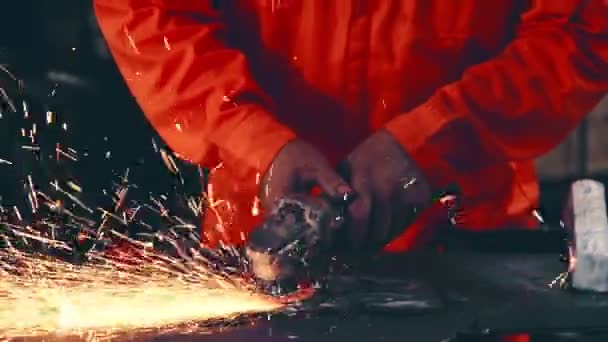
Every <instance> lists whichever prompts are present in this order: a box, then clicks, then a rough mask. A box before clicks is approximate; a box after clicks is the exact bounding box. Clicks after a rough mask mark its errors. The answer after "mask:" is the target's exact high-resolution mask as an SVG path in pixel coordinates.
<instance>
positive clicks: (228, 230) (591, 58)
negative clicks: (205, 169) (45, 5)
mask: <svg viewBox="0 0 608 342" xmlns="http://www.w3.org/2000/svg"><path fill="white" fill-rule="evenodd" d="M95 10H96V14H97V18H98V21H99V24H100V26H101V30H102V32H103V35H104V36H105V39H106V40H107V42H108V45H109V47H110V49H111V51H112V54H113V56H114V58H115V60H116V62H117V64H118V67H119V69H120V70H121V72H122V74H123V75H124V78H125V79H126V82H127V84H128V86H129V88H130V90H131V92H132V93H133V94H134V96H135V98H136V99H137V101H138V103H139V105H140V106H141V108H142V109H143V111H144V113H145V114H146V116H147V118H148V120H149V121H150V122H151V123H152V125H153V126H154V127H155V128H156V129H157V131H158V132H159V134H160V135H161V136H162V138H163V139H164V140H165V141H166V142H167V144H168V145H169V146H170V147H171V148H172V149H173V150H174V151H175V152H176V153H178V154H179V155H181V156H182V157H183V158H185V159H187V160H190V161H192V162H193V163H197V164H199V165H204V166H214V165H217V164H218V163H219V162H222V167H221V168H220V169H218V170H216V171H215V173H214V174H213V175H212V177H211V185H212V188H211V189H210V190H212V194H213V197H214V198H216V199H224V200H228V201H229V202H230V205H224V206H223V209H222V210H221V211H222V212H223V215H224V216H225V217H228V219H224V222H223V225H221V226H218V225H216V223H217V222H215V221H216V220H214V219H213V217H209V218H208V219H207V220H206V222H205V224H204V226H205V227H204V229H205V237H206V240H207V241H208V242H210V243H213V242H217V240H218V239H224V240H227V242H231V243H240V242H242V241H243V240H244V239H245V238H246V237H245V236H246V233H247V232H248V231H249V230H250V229H251V227H252V226H253V224H254V223H255V222H257V221H258V220H259V216H256V214H257V211H256V210H252V209H251V208H252V207H253V208H254V209H255V206H256V205H257V201H258V200H257V198H258V197H256V196H257V195H261V204H262V205H261V207H262V208H266V209H268V208H269V207H270V206H271V205H272V203H273V201H274V200H276V199H277V198H279V197H281V196H283V195H285V194H287V193H293V192H306V191H310V186H311V185H317V186H319V187H320V188H321V190H323V191H324V192H325V193H327V194H328V195H330V196H335V197H340V196H342V195H343V194H344V193H346V192H354V193H356V199H355V200H354V202H352V204H351V205H350V207H349V214H350V217H349V219H350V224H349V227H348V229H349V234H348V236H349V237H350V240H351V242H352V243H353V246H355V247H361V246H363V245H365V244H367V245H369V244H371V245H375V246H382V245H385V244H386V242H388V241H389V239H391V238H392V237H394V236H395V235H394V232H393V230H394V229H395V228H399V229H400V230H401V231H402V232H404V233H403V234H401V235H400V236H399V237H398V238H396V239H394V240H392V242H391V243H390V244H388V245H387V246H386V247H385V250H387V251H402V250H406V249H408V248H410V247H413V246H414V245H415V244H416V243H418V242H420V241H422V240H421V238H420V237H421V236H424V235H425V234H424V232H426V228H425V227H428V226H429V225H430V223H432V222H433V220H432V219H430V218H424V217H425V216H424V215H423V217H422V218H420V219H419V220H418V222H416V223H415V224H414V225H413V226H412V227H410V228H409V229H407V230H406V229H403V228H404V227H402V225H403V222H404V218H405V214H406V210H404V208H408V207H410V206H412V205H413V204H419V203H422V202H425V201H427V200H429V194H430V193H431V192H432V190H433V189H441V188H443V187H445V186H447V185H451V184H456V185H457V186H458V187H459V189H460V192H461V194H462V201H461V203H460V206H461V207H460V209H461V212H460V214H459V215H458V219H457V222H456V226H457V227H458V228H460V229H466V230H470V231H482V230H489V229H492V230H494V229H508V228H524V229H534V228H535V227H536V225H537V223H536V220H535V219H534V218H533V216H532V215H531V213H532V210H533V209H534V208H535V207H536V206H537V202H538V199H539V189H538V185H537V181H536V176H535V171H534V166H533V159H534V158H536V157H538V156H539V155H541V154H543V153H545V152H547V151H549V150H550V149H551V148H553V147H555V146H556V145H557V144H558V143H559V142H560V141H561V140H562V139H564V137H566V135H567V134H568V133H569V132H570V131H572V130H573V128H574V127H575V126H576V125H577V123H578V122H579V121H580V120H581V119H582V118H583V117H584V115H585V114H586V113H587V112H589V111H590V110H591V109H592V107H594V105H596V103H597V102H598V101H599V100H600V98H601V97H602V96H603V95H604V94H605V93H606V92H607V91H608V7H607V5H606V4H605V2H604V0H528V1H514V0H400V1H397V0H241V1H238V0H234V1H229V0H216V1H209V0H95ZM340 162H343V163H342V165H343V166H346V170H347V171H348V172H347V173H348V178H347V179H345V178H341V176H340V174H338V173H337V172H336V171H335V167H336V166H337V165H338V164H339V163H340ZM342 175H343V176H345V174H342ZM413 178H415V179H416V181H415V182H413V184H410V183H412V182H411V179H413ZM224 203H226V202H224ZM218 207H221V206H218ZM208 216H213V215H208ZM427 216H428V215H427Z"/></svg>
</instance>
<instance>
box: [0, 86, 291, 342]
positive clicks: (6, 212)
mask: <svg viewBox="0 0 608 342" xmlns="http://www.w3.org/2000/svg"><path fill="white" fill-rule="evenodd" d="M54 91H55V90H53V95H54ZM22 111H23V114H24V116H23V118H24V120H27V121H29V120H33V119H36V116H37V114H36V113H34V112H32V113H30V112H29V109H28V107H27V105H26V103H25V102H23V109H22ZM41 115H42V117H43V119H44V121H46V124H47V125H53V124H55V123H56V122H57V121H56V113H55V112H54V111H50V110H48V111H46V112H45V113H43V114H41ZM27 127H32V129H31V130H30V132H29V134H26V133H27V132H25V131H23V132H20V133H22V135H23V137H19V136H17V138H16V139H21V140H24V141H25V142H27V144H21V148H22V150H26V151H28V152H35V153H38V156H39V155H40V153H42V152H44V153H48V152H52V151H53V150H54V152H55V154H56V158H53V159H52V160H53V162H56V163H59V162H63V160H62V159H69V160H70V161H73V162H77V161H78V159H79V158H78V157H77V156H78V153H77V151H76V150H74V149H72V148H67V149H62V148H61V144H60V143H59V142H57V143H56V144H54V146H52V147H51V148H48V147H45V146H44V145H42V146H41V145H38V144H37V139H36V137H37V136H38V134H39V133H40V131H41V130H43V129H44V128H43V127H44V125H41V126H40V127H38V126H35V125H29V126H27ZM63 128H64V130H65V128H67V125H66V124H65V123H64V124H63ZM104 140H106V139H104ZM18 141H19V140H18ZM153 144H154V149H155V150H156V151H157V152H158V153H159V154H160V155H161V159H162V160H163V162H164V163H165V166H166V167H167V169H168V170H169V172H170V174H171V175H172V176H173V177H174V178H175V179H176V180H177V183H178V187H183V184H184V179H183V177H182V175H181V171H180V168H179V167H178V163H177V161H176V160H175V159H174V158H173V156H172V154H171V153H170V152H168V151H167V150H166V149H163V148H159V147H158V146H156V143H154V142H153ZM83 156H87V154H86V153H84V154H83ZM60 157H61V158H60ZM109 157H110V151H108V152H106V159H108V158H109ZM60 159H61V160H60ZM38 160H40V159H38ZM0 164H3V166H5V167H7V166H11V165H12V162H10V161H8V160H5V159H0ZM199 171H200V170H199ZM128 176H129V169H127V171H126V173H125V174H124V175H123V176H121V177H120V180H119V181H118V182H117V183H118V184H114V189H113V190H114V192H113V193H112V192H110V191H109V192H108V193H109V194H110V195H111V197H112V205H111V206H110V207H109V208H108V207H103V208H101V207H98V206H97V205H90V204H87V203H85V201H84V200H83V199H82V197H81V195H82V193H83V187H82V186H81V185H80V183H79V182H78V181H76V180H75V179H41V180H36V179H34V177H33V176H32V175H30V174H27V175H23V177H24V178H23V180H24V182H23V186H24V188H25V190H26V198H27V200H28V203H29V206H30V208H29V213H30V214H31V216H32V217H31V219H30V218H27V216H24V215H22V213H21V211H20V208H18V206H15V205H10V206H2V205H0V340H5V339H15V338H19V339H21V338H24V337H26V338H27V337H34V336H38V337H42V338H43V339H45V340H48V339H49V338H63V337H67V336H77V337H78V336H80V337H82V336H83V335H86V336H88V337H87V339H89V340H90V337H91V336H94V337H99V338H112V337H116V336H120V335H121V334H131V333H143V332H150V331H152V332H154V333H162V332H166V331H170V332H183V331H186V332H188V331H193V330H195V331H196V330H199V331H200V330H202V331H204V330H205V327H208V326H209V325H210V324H214V323H219V324H220V325H226V324H229V323H230V322H231V320H233V319H235V318H237V317H242V316H243V315H246V314H255V313H266V312H272V311H276V310H279V309H281V308H282V307H283V306H282V305H281V304H279V303H278V301H277V300H274V299H270V298H269V297H266V296H264V295H262V294H259V293H256V292H255V291H254V289H253V288H252V286H251V285H248V283H247V282H246V281H244V280H243V279H242V270H241V268H242V267H243V266H244V264H243V263H242V261H241V259H240V258H239V253H238V252H237V251H236V250H234V249H229V248H224V249H223V250H222V251H216V250H213V251H212V250H208V249H205V248H203V247H201V246H200V242H199V241H200V237H199V236H198V234H197V230H198V229H197V227H196V225H193V224H190V223H188V222H187V220H185V219H182V218H180V217H178V216H176V215H175V214H174V213H173V212H172V211H171V209H170V205H169V204H170V203H167V202H170V201H167V196H165V195H160V196H157V197H160V200H159V199H156V198H155V197H152V195H150V197H151V202H152V203H138V202H136V201H134V200H132V199H130V197H129V199H128V198H127V197H128V196H127V195H129V196H130V194H131V191H130V189H136V188H137V186H136V185H134V184H131V183H130V182H128ZM36 181H38V183H36ZM39 184H50V185H51V187H50V189H49V193H45V192H43V190H42V189H41V188H39V187H38V185H39ZM64 185H65V186H64ZM176 190H178V191H177V192H178V194H177V196H178V201H179V200H180V199H181V200H182V202H183V203H184V204H185V206H186V207H187V209H189V210H190V211H191V213H190V216H194V218H195V220H199V221H200V219H201V217H202V212H203V209H205V210H206V211H208V213H209V214H211V215H217V213H216V212H215V209H214V204H216V201H217V203H219V202H221V200H213V199H212V198H207V196H205V194H196V195H194V196H186V195H185V194H183V193H181V192H180V191H179V190H180V189H176ZM104 193H106V191H105V190H104ZM0 199H1V197H0ZM22 209H23V208H22ZM142 212H146V213H147V214H148V215H153V216H155V218H157V219H160V221H162V222H163V223H162V224H161V226H159V225H158V224H156V223H155V224H148V223H146V222H144V219H143V218H142V217H141V213H142ZM192 214H193V215H192ZM99 215H100V216H101V217H99ZM218 220H219V218H218ZM219 221H221V220H219ZM133 226H136V227H138V229H139V230H140V231H139V232H137V233H135V234H134V235H135V237H133V234H132V232H131V228H132V227H133ZM218 229H219V228H218ZM141 230H143V232H142V231H141ZM229 265H232V266H229Z"/></svg>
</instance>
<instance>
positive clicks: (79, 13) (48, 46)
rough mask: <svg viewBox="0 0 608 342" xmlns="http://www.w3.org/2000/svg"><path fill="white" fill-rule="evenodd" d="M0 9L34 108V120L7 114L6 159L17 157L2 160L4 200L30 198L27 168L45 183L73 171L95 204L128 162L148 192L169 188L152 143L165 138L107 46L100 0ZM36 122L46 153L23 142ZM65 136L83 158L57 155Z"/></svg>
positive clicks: (0, 125) (2, 147)
mask: <svg viewBox="0 0 608 342" xmlns="http://www.w3.org/2000/svg"><path fill="white" fill-rule="evenodd" d="M6 3H9V1H7V2H6ZM0 12H1V13H2V18H1V20H0V63H4V64H9V65H11V69H12V71H13V72H14V73H15V74H17V75H18V77H19V78H21V79H23V80H24V84H25V89H26V92H25V98H26V101H27V103H28V105H29V109H30V117H29V118H28V119H25V118H24V117H23V113H21V112H20V113H17V114H14V113H10V114H7V113H5V114H4V117H3V118H2V119H0V158H2V159H5V160H9V161H11V162H13V165H6V164H0V196H2V204H3V205H13V204H18V205H21V204H24V203H23V201H24V196H23V194H24V192H23V186H22V179H23V177H24V176H25V175H26V174H32V176H34V180H35V181H36V182H37V183H38V186H40V187H41V188H42V189H46V188H48V184H47V183H48V182H49V181H51V180H53V179H56V178H59V179H63V180H65V179H69V178H72V179H74V180H75V181H76V182H77V183H78V184H79V185H81V186H82V187H83V189H84V193H83V197H85V199H86V200H87V202H88V203H91V204H93V203H94V204H95V205H98V204H99V203H97V202H98V201H100V200H102V198H104V197H107V196H104V195H103V194H102V190H103V189H107V190H109V188H110V186H111V184H112V181H115V180H116V179H117V177H116V175H117V174H123V173H124V172H125V170H126V169H127V168H129V169H130V180H131V181H132V182H135V183H137V184H138V186H139V188H140V189H145V191H144V190H142V191H143V192H148V191H149V192H153V193H158V192H160V191H165V190H168V189H169V186H170V182H171V180H170V179H169V178H168V177H169V176H168V173H167V172H166V171H165V169H164V167H163V166H162V162H161V160H160V158H159V156H158V154H157V153H155V151H154V150H153V147H152V138H155V139H156V141H157V142H159V141H160V140H159V139H158V138H157V137H156V136H155V134H154V132H153V130H152V129H151V127H150V126H149V124H148V123H147V121H146V120H145V118H144V116H143V114H142V113H141V111H140V110H139V108H138V106H137V105H136V103H135V101H134V99H133V98H132V97H131V95H130V93H129V92H128V90H127V88H126V86H125V84H124V82H123V80H122V78H121V76H120V74H119V73H118V71H117V69H116V67H115V65H114V63H113V61H112V59H111V57H110V55H109V52H108V51H107V49H106V47H105V45H104V42H103V39H102V38H101V35H100V32H99V31H98V28H97V26H96V22H95V18H94V15H93V11H92V1H88V0H61V1H33V0H26V1H10V4H9V5H3V6H2V7H1V8H0ZM49 110H50V111H52V112H54V113H55V116H56V123H55V124H53V125H48V124H46V122H45V117H46V116H45V115H46V114H45V113H46V111H49ZM34 123H36V124H37V130H38V134H37V139H38V141H37V143H38V144H39V145H40V146H41V148H42V151H43V152H42V153H41V155H40V156H39V159H37V158H36V156H35V155H34V154H33V153H32V152H30V151H27V150H24V149H23V148H22V145H24V144H29V142H28V141H27V139H26V138H23V137H21V129H22V128H26V129H28V130H29V129H30V128H31V127H32V125H33V124H34ZM63 123H66V124H67V127H68V128H67V130H64V129H62V124H63ZM57 143H59V144H60V145H61V147H62V149H63V150H66V149H67V148H68V147H71V148H73V149H75V150H77V151H78V154H79V160H78V162H73V161H70V160H69V159H67V158H60V162H57V161H56V160H55V146H56V144H57ZM108 152H109V154H108Z"/></svg>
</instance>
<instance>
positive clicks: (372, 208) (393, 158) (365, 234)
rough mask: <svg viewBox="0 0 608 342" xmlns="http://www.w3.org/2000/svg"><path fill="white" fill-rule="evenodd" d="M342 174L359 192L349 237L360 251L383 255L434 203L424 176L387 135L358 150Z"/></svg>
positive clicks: (352, 208)
mask: <svg viewBox="0 0 608 342" xmlns="http://www.w3.org/2000/svg"><path fill="white" fill-rule="evenodd" d="M340 173H341V174H342V176H344V177H345V178H346V180H347V181H349V184H350V185H351V186H352V188H353V190H354V192H355V197H354V200H353V202H352V203H351V205H350V206H349V208H348V213H347V214H348V224H347V229H348V230H349V231H348V232H347V235H348V239H349V240H350V243H352V247H353V248H355V249H357V250H360V249H365V250H368V251H370V252H375V251H377V250H379V249H380V248H382V247H383V246H384V245H386V244H387V243H388V242H390V240H392V239H393V238H394V237H396V235H398V234H399V233H401V232H402V231H403V229H404V228H405V226H406V225H407V224H410V223H412V220H413V217H414V215H415V214H416V213H417V212H418V211H419V210H422V209H423V208H424V207H427V206H428V205H429V204H430V202H431V196H432V195H431V189H430V186H429V184H428V183H427V181H426V180H425V177H424V176H423V175H422V173H421V171H420V170H419V169H418V168H417V167H416V165H415V164H414V162H413V161H412V160H411V159H410V158H409V157H408V155H407V154H406V152H405V151H404V149H403V148H402V147H401V145H400V144H399V142H397V140H395V138H394V137H393V136H392V135H391V134H390V133H389V132H387V131H384V130H383V131H380V132H378V133H375V134H374V135H372V136H371V137H369V138H368V139H367V140H365V141H364V142H363V143H361V144H360V145H359V146H357V147H356V148H355V149H354V151H353V152H352V153H351V154H350V155H349V156H348V157H347V158H346V160H345V161H344V162H342V163H341V164H340Z"/></svg>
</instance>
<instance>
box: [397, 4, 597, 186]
mask: <svg viewBox="0 0 608 342" xmlns="http://www.w3.org/2000/svg"><path fill="white" fill-rule="evenodd" d="M606 92H608V6H607V5H606V4H605V2H604V0H560V1H555V0H533V1H531V7H530V9H529V10H527V11H526V12H525V13H523V14H522V17H521V21H520V25H519V27H518V30H517V34H516V37H515V39H514V40H513V41H512V42H511V43H510V44H509V45H508V46H507V47H506V48H505V50H504V51H503V52H502V53H501V54H499V55H498V56H496V57H495V58H493V59H491V60H489V61H487V62H485V63H482V64H479V65H476V66H473V67H470V68H469V69H468V70H466V71H465V72H464V73H463V75H462V77H461V79H460V80H459V81H456V82H454V83H452V84H449V85H447V86H444V87H442V88H441V89H439V90H438V91H437V92H436V93H435V94H434V95H433V96H432V97H431V98H429V99H428V100H427V101H426V102H425V103H424V104H422V105H420V106H419V107H417V108H415V109H414V110H412V111H411V112H409V113H406V114H403V115H400V116H398V117H396V118H395V119H394V120H392V121H391V122H389V123H388V125H387V129H388V130H389V131H390V132H391V133H393V134H394V135H395V136H396V137H397V139H398V140H399V141H400V142H401V143H402V145H403V146H404V147H405V148H406V150H407V151H408V152H409V153H410V154H411V155H412V157H413V158H414V160H416V161H417V162H418V164H419V165H420V167H421V168H422V169H423V170H424V171H425V172H426V174H427V175H428V177H429V179H430V180H431V183H432V184H435V185H437V186H440V185H446V184H448V183H452V182H454V181H455V179H453V178H454V177H455V175H458V174H460V175H463V174H464V175H466V174H467V173H468V172H470V171H472V170H478V169H481V168H483V167H487V166H490V165H491V164H492V163H498V162H505V161H517V160H530V159H533V158H535V157H538V156H540V155H541V154H543V153H545V152H547V151H549V150H550V149H552V148H553V147H555V146H556V145H557V144H559V143H560V141H562V140H563V139H564V138H565V137H566V136H567V134H568V133H569V132H570V131H572V130H573V129H574V128H575V127H576V126H577V124H578V123H579V121H581V119H582V118H583V117H584V116H585V115H586V114H587V113H588V112H589V111H590V110H591V109H592V108H593V107H594V106H595V105H596V104H597V103H598V102H599V100H600V99H601V98H602V96H603V95H604V94H605V93H606Z"/></svg>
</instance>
